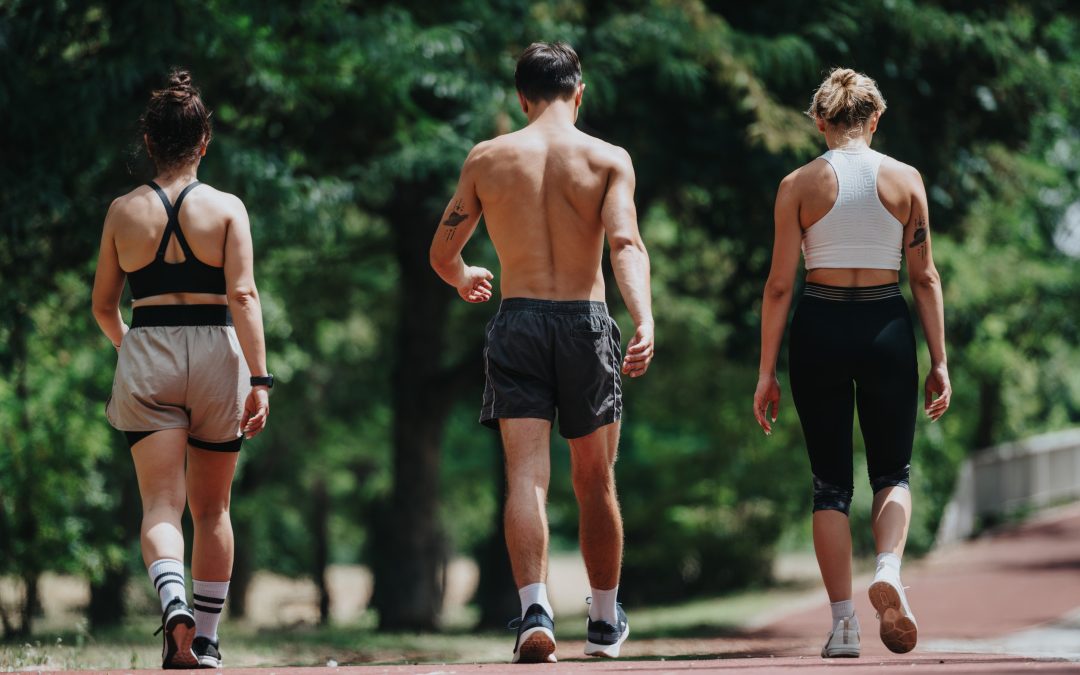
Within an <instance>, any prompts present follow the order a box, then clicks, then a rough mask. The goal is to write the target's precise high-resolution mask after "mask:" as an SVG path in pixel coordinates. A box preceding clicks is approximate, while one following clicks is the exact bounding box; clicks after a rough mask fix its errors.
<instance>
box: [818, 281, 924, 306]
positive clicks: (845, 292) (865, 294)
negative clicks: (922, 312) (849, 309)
mask: <svg viewBox="0 0 1080 675" xmlns="http://www.w3.org/2000/svg"><path fill="white" fill-rule="evenodd" d="M803 297H807V298H817V299H818V300H832V301H834V302H870V301H874V300H888V299H889V298H902V297H904V296H903V295H901V294H900V284H897V283H892V284H882V285H880V286H826V285H825V284H814V283H807V284H806V288H805V289H804V290H803Z"/></svg>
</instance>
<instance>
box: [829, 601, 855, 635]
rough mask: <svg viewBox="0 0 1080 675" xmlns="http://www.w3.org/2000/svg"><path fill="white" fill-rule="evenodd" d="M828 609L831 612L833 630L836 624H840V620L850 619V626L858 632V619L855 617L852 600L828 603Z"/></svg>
mask: <svg viewBox="0 0 1080 675" xmlns="http://www.w3.org/2000/svg"><path fill="white" fill-rule="evenodd" d="M829 609H830V610H831V611H832V627H833V628H836V624H837V623H839V622H840V619H851V625H852V626H854V627H855V630H859V619H858V618H857V617H856V616H855V602H854V601H853V600H841V601H840V602H833V603H830V604H829Z"/></svg>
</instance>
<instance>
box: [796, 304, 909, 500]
mask: <svg viewBox="0 0 1080 675" xmlns="http://www.w3.org/2000/svg"><path fill="white" fill-rule="evenodd" d="M788 357H789V358H788V360H789V367H790V371H791V393H792V397H793V398H794V400H795V409H796V410H798V412H799V420H800V422H802V428H803V435H804V436H805V437H806V449H807V451H808V452H809V454H810V468H811V469H812V470H813V473H814V511H821V510H825V509H831V510H834V511H841V512H843V513H845V514H846V513H847V512H848V509H849V508H850V506H851V495H852V492H853V489H854V485H853V483H852V471H853V469H852V422H853V419H854V411H855V408H856V406H857V407H858V410H859V426H860V427H861V428H862V434H863V441H864V442H865V445H866V464H867V468H868V470H869V474H870V485H871V486H872V487H873V490H874V492H875V493H877V492H878V491H879V490H882V489H884V488H886V487H890V486H895V485H902V486H904V487H907V484H908V472H909V470H910V462H911V445H912V442H913V440H914V437H915V414H916V409H917V406H918V377H919V373H918V362H917V360H916V358H915V333H914V330H913V329H912V325H911V316H910V315H909V313H908V308H907V303H905V302H904V298H903V296H902V295H900V287H899V286H897V285H896V284H887V285H884V286H870V287H863V288H843V287H838V286H823V285H821V284H807V285H806V290H805V292H804V294H803V297H802V299H801V300H800V301H799V306H798V308H797V309H796V310H795V317H794V319H793V320H792V324H791V342H790V346H789V348H788Z"/></svg>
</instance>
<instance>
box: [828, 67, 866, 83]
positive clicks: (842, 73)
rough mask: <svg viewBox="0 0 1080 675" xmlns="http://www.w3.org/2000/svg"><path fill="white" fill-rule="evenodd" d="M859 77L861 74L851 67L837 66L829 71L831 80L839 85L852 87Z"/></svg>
mask: <svg viewBox="0 0 1080 675" xmlns="http://www.w3.org/2000/svg"><path fill="white" fill-rule="evenodd" d="M858 79H859V74H858V73H856V72H855V71H854V70H852V69H851V68H837V69H836V70H834V71H832V72H831V73H829V81H830V82H832V83H833V84H835V85H837V86H839V87H844V88H847V87H850V86H852V85H853V84H855V82H856V81H857V80H858Z"/></svg>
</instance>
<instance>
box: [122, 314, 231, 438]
mask: <svg viewBox="0 0 1080 675" xmlns="http://www.w3.org/2000/svg"><path fill="white" fill-rule="evenodd" d="M131 323H132V327H131V330H129V331H128V333H127V335H126V336H124V341H123V342H122V343H121V345H120V353H119V357H118V360H117V363H116V376H115V377H114V379H113V388H112V395H111V396H110V397H109V402H108V403H107V404H106V406H105V414H106V416H107V417H108V419H109V423H110V424H111V425H112V426H113V427H115V428H116V429H119V430H120V431H125V432H129V433H128V440H129V442H130V443H131V444H134V443H135V442H137V441H139V440H141V439H142V438H143V437H145V436H146V435H148V433H152V432H154V431H160V430H162V429H187V430H188V442H189V443H190V444H191V445H192V446H193V447H196V448H202V449H204V450H217V451H221V452H236V451H238V450H239V449H240V444H241V442H242V441H243V435H242V434H241V431H240V425H241V421H242V417H243V413H244V402H245V400H246V399H247V395H248V392H249V391H250V390H251V386H250V372H249V371H248V367H247V362H246V361H245V360H244V355H243V352H242V351H241V349H240V343H239V342H238V341H237V339H236V332H235V330H234V329H233V327H232V325H231V323H232V322H231V318H230V317H229V315H228V310H227V309H226V307H225V306H224V305H163V306H151V307H137V308H135V311H134V313H133V316H132V322H131Z"/></svg>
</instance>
